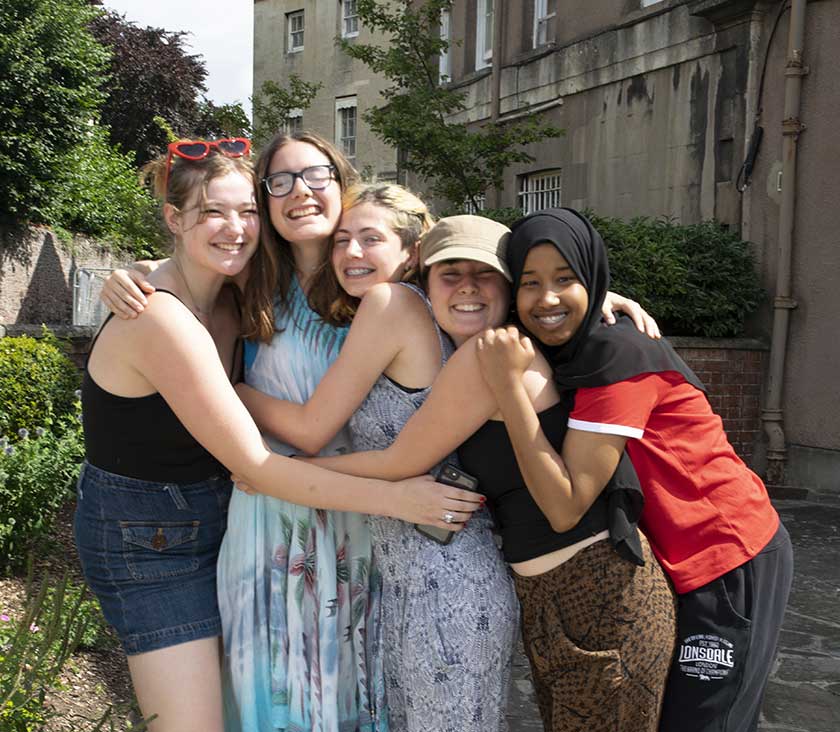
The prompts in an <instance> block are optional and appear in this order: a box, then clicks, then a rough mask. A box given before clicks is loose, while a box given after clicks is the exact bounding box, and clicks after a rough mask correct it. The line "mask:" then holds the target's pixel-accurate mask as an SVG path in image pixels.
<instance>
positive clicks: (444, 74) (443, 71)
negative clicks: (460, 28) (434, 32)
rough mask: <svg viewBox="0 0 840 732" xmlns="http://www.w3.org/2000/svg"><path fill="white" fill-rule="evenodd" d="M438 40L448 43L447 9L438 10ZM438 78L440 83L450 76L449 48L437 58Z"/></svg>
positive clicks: (447, 79)
mask: <svg viewBox="0 0 840 732" xmlns="http://www.w3.org/2000/svg"><path fill="white" fill-rule="evenodd" d="M440 40H442V41H446V42H447V43H449V40H450V36H449V10H441V11H440ZM438 78H439V79H440V81H441V83H443V82H447V81H449V80H450V79H451V78H452V71H451V70H450V67H449V48H447V49H446V50H445V51H441V52H440V57H439V58H438Z"/></svg>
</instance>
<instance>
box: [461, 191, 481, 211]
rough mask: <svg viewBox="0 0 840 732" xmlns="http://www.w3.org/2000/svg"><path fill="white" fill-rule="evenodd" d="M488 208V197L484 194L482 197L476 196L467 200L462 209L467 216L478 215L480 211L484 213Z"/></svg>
mask: <svg viewBox="0 0 840 732" xmlns="http://www.w3.org/2000/svg"><path fill="white" fill-rule="evenodd" d="M486 206H487V196H486V195H485V194H484V193H482V194H481V195H480V196H475V197H474V198H469V197H468V198H465V199H464V205H463V206H462V207H461V208H462V209H463V210H464V213H465V214H473V215H475V214H477V213H478V212H479V211H483V210H484V209H485V208H486Z"/></svg>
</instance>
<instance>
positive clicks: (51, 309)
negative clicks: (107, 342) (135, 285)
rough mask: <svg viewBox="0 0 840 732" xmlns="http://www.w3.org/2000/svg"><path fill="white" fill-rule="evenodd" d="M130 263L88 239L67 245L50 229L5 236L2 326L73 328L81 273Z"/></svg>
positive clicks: (1, 244)
mask: <svg viewBox="0 0 840 732" xmlns="http://www.w3.org/2000/svg"><path fill="white" fill-rule="evenodd" d="M125 262H126V259H125V257H124V256H123V257H120V256H115V255H114V254H113V253H112V252H111V251H110V250H108V249H106V248H105V247H102V246H100V245H98V244H96V243H95V242H92V241H89V240H87V239H82V238H80V237H75V238H74V239H73V240H72V241H71V242H63V241H61V240H59V238H58V237H57V236H56V234H55V233H54V232H53V231H51V230H50V229H47V228H45V227H30V228H24V229H20V230H17V231H10V230H0V324H6V325H9V324H28V323H35V324H38V323H47V324H65V325H66V324H69V323H71V322H72V321H73V278H74V275H75V273H76V271H77V270H78V269H79V268H81V267H88V268H103V269H112V268H114V267H118V266H121V265H122V264H124V263H125Z"/></svg>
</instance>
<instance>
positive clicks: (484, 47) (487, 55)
mask: <svg viewBox="0 0 840 732" xmlns="http://www.w3.org/2000/svg"><path fill="white" fill-rule="evenodd" d="M493 2H494V0H476V29H475V68H476V70H478V69H484V68H487V67H488V66H490V64H491V63H493Z"/></svg>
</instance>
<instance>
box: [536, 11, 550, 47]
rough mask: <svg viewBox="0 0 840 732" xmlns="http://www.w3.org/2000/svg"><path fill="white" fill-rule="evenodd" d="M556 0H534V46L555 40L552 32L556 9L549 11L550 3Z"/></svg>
mask: <svg viewBox="0 0 840 732" xmlns="http://www.w3.org/2000/svg"><path fill="white" fill-rule="evenodd" d="M553 3H554V0H534V48H539V47H540V46H544V45H545V44H546V43H550V42H551V41H553V40H554V38H553V37H552V33H551V23H552V21H553V20H554V15H555V13H554V10H552V11H551V12H549V4H552V5H553Z"/></svg>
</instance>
